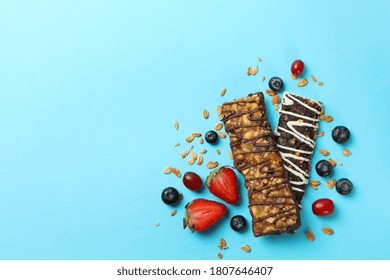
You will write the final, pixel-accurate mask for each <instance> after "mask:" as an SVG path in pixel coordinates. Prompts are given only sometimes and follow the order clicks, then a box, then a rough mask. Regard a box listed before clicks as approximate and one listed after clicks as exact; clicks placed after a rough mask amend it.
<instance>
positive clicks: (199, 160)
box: [197, 156, 203, 165]
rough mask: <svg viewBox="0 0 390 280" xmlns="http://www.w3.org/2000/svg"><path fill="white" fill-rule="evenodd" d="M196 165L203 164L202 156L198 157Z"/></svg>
mask: <svg viewBox="0 0 390 280" xmlns="http://www.w3.org/2000/svg"><path fill="white" fill-rule="evenodd" d="M197 163H198V165H201V164H202V163H203V156H198V162H197Z"/></svg>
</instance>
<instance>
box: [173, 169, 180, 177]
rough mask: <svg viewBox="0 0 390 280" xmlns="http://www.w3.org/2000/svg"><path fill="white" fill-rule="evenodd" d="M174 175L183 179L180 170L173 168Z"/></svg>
mask: <svg viewBox="0 0 390 280" xmlns="http://www.w3.org/2000/svg"><path fill="white" fill-rule="evenodd" d="M172 173H173V174H175V175H176V177H177V178H181V173H180V170H179V169H177V168H176V167H174V168H172Z"/></svg>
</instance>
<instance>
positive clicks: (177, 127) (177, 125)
mask: <svg viewBox="0 0 390 280" xmlns="http://www.w3.org/2000/svg"><path fill="white" fill-rule="evenodd" d="M173 125H174V126H175V129H176V130H179V123H178V121H175V122H174V124H173Z"/></svg>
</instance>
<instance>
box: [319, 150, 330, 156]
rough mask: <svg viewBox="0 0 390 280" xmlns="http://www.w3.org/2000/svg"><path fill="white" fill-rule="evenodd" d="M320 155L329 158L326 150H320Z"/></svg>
mask: <svg viewBox="0 0 390 280" xmlns="http://www.w3.org/2000/svg"><path fill="white" fill-rule="evenodd" d="M320 153H321V154H322V155H324V156H329V155H330V152H329V151H328V150H326V149H323V148H320Z"/></svg>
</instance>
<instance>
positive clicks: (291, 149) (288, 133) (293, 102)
mask: <svg viewBox="0 0 390 280" xmlns="http://www.w3.org/2000/svg"><path fill="white" fill-rule="evenodd" d="M321 110H322V103H321V102H318V101H315V100H312V99H309V98H305V97H302V96H299V95H295V94H293V93H290V92H284V93H283V98H282V106H281V109H280V111H279V123H278V126H277V128H276V130H275V136H276V139H277V147H278V149H279V152H280V155H281V156H282V159H283V164H284V168H285V169H286V170H287V172H288V175H289V180H290V184H291V187H292V189H293V191H294V195H295V199H296V201H297V202H298V203H301V200H302V197H303V195H304V192H305V186H306V185H307V183H308V178H309V175H310V161H311V156H312V154H313V151H314V146H315V140H316V137H317V130H318V125H319V121H320V120H319V117H320V114H321Z"/></svg>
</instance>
